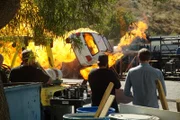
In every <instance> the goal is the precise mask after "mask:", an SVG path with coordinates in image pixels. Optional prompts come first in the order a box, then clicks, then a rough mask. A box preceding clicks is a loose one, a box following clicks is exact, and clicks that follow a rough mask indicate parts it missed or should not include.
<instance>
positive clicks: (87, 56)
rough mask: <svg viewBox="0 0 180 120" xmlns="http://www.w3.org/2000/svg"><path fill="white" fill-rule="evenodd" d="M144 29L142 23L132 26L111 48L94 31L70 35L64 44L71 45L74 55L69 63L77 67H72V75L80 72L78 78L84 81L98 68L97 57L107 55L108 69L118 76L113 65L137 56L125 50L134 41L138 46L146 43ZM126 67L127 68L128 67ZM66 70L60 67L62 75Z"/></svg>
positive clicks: (145, 27)
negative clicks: (73, 59)
mask: <svg viewBox="0 0 180 120" xmlns="http://www.w3.org/2000/svg"><path fill="white" fill-rule="evenodd" d="M146 29H147V26H146V24H145V23H144V22H141V21H140V22H137V23H136V24H134V29H131V30H130V31H128V32H127V34H125V36H123V37H122V38H121V40H120V43H119V44H118V45H117V46H116V47H112V46H111V44H110V43H109V41H108V40H107V39H106V37H105V36H103V35H101V34H99V33H97V32H95V31H88V32H87V31H80V32H74V33H72V34H70V35H69V36H68V37H67V38H66V43H70V44H71V45H72V48H73V51H74V53H75V55H76V61H75V62H73V63H70V64H71V65H72V66H74V65H75V66H77V65H78V67H72V69H76V70H74V73H79V71H80V76H82V78H83V79H84V80H87V79H88V74H89V72H90V71H91V70H92V69H94V68H97V67H98V65H97V60H98V57H99V55H102V54H107V55H108V57H109V63H108V64H109V67H110V68H112V69H113V70H114V72H115V73H117V75H118V74H119V71H118V72H117V69H116V67H114V66H115V64H116V63H119V61H120V60H121V59H123V58H126V56H135V54H137V51H135V50H133V51H129V50H128V51H127V48H128V47H129V46H130V45H131V44H133V43H134V41H136V42H137V41H138V40H139V42H138V44H144V41H146V34H145V30H146ZM135 44H137V43H135ZM63 66H64V67H63ZM126 67H128V68H129V66H126ZM67 68H69V67H67V66H66V65H62V71H63V73H65V74H66V73H67V72H64V70H65V69H67ZM71 73H72V72H71ZM64 77H65V76H64Z"/></svg>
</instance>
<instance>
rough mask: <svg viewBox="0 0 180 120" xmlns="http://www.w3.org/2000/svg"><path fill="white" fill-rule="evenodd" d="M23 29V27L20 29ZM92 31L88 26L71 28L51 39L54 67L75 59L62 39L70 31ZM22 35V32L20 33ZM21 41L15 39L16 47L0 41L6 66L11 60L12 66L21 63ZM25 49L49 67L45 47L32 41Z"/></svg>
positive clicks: (10, 64) (43, 65) (0, 50)
mask: <svg viewBox="0 0 180 120" xmlns="http://www.w3.org/2000/svg"><path fill="white" fill-rule="evenodd" d="M21 30H23V29H21ZM83 31H86V32H94V33H97V32H96V31H93V30H91V29H89V28H80V29H77V30H72V31H70V32H68V33H66V34H65V35H64V36H63V37H57V38H54V39H53V47H52V48H51V49H52V54H53V60H54V67H55V68H58V69H60V68H61V67H62V62H72V61H74V59H76V56H75V54H74V52H73V50H72V47H71V44H66V43H65V41H64V39H65V38H66V37H68V36H69V35H71V34H72V33H77V32H83ZM22 34H23V35H24V32H23V33H22ZM19 43H21V41H16V47H13V42H7V41H3V42H2V41H1V42H0V45H2V47H0V52H1V54H2V55H3V56H4V62H3V63H4V64H6V65H8V66H12V61H13V59H15V60H14V61H15V62H14V65H13V66H12V67H16V66H19V65H20V64H21V48H22V47H21V46H22V45H18V44H19ZM27 49H29V50H32V51H33V52H34V53H35V56H36V60H37V62H39V64H40V65H41V66H42V67H43V68H44V69H46V68H49V63H48V57H47V52H46V47H44V46H41V45H40V46H35V43H34V42H29V44H28V46H27Z"/></svg>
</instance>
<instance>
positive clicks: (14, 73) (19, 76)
mask: <svg viewBox="0 0 180 120" xmlns="http://www.w3.org/2000/svg"><path fill="white" fill-rule="evenodd" d="M9 80H10V81H11V82H43V83H47V82H48V80H49V76H48V75H47V74H45V73H44V72H43V71H42V70H41V69H39V68H37V67H34V66H23V65H21V66H19V67H16V68H13V69H12V70H11V73H10V76H9Z"/></svg>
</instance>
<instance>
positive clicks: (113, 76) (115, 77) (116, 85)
mask: <svg viewBox="0 0 180 120" xmlns="http://www.w3.org/2000/svg"><path fill="white" fill-rule="evenodd" d="M111 76H112V77H111V80H112V82H113V83H114V87H115V88H116V89H119V88H120V87H121V83H120V80H119V78H118V77H117V76H116V75H115V73H114V72H113V71H112V75H111Z"/></svg>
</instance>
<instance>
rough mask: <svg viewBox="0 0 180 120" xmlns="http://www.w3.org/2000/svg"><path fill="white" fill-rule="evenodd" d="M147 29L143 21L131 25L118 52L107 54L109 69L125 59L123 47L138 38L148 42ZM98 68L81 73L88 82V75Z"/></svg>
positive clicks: (82, 70)
mask: <svg viewBox="0 0 180 120" xmlns="http://www.w3.org/2000/svg"><path fill="white" fill-rule="evenodd" d="M147 28H148V27H147V24H146V23H145V22H143V21H139V22H136V23H133V24H131V26H129V31H128V32H127V33H126V34H125V35H124V36H123V37H122V38H121V39H120V43H119V44H118V47H117V50H115V51H116V52H114V53H106V54H107V55H108V59H109V62H108V65H109V67H112V66H113V65H114V64H115V62H116V61H117V60H118V59H121V57H123V55H124V54H123V53H122V52H123V51H122V47H124V46H129V45H130V44H131V43H132V42H133V41H134V40H135V39H136V38H137V37H140V38H143V39H145V40H146V34H145V31H146V30H147ZM97 67H98V65H97V64H94V65H92V66H90V67H87V68H83V69H81V70H80V73H81V75H82V76H83V78H84V79H85V80H88V75H89V73H90V71H91V70H92V69H94V68H97Z"/></svg>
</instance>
